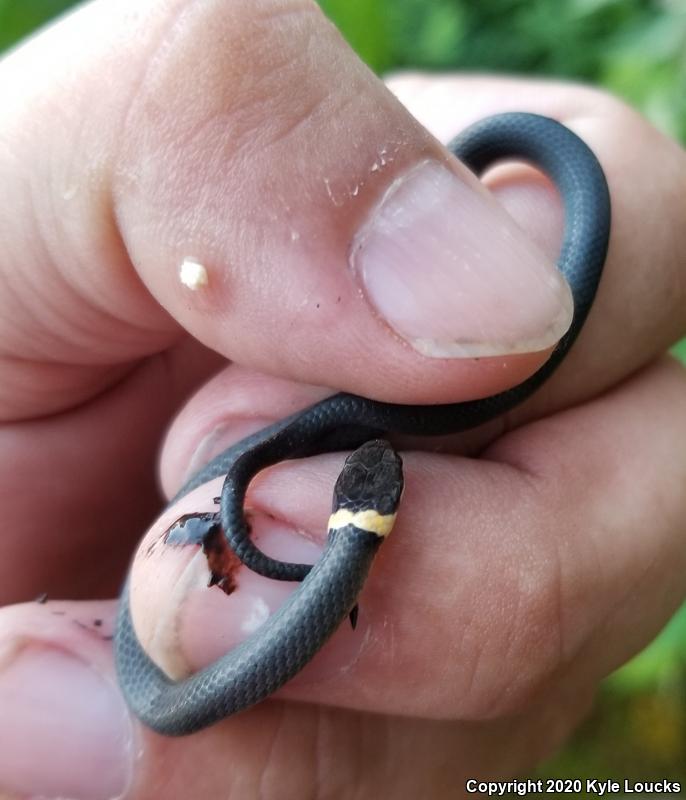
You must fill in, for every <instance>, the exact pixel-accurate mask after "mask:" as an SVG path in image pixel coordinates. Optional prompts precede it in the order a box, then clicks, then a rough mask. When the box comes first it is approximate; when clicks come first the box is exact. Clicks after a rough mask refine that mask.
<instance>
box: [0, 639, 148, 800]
mask: <svg viewBox="0 0 686 800" xmlns="http://www.w3.org/2000/svg"><path fill="white" fill-rule="evenodd" d="M0 709H2V715H1V716H0V791H7V792H11V793H17V794H20V795H22V796H26V795H29V796H32V797H36V796H38V797H41V798H46V799H47V798H69V799H70V800H109V798H116V797H119V796H120V795H121V794H122V793H123V792H124V791H125V790H126V788H127V787H128V785H129V783H130V781H131V774H132V769H133V755H132V753H133V750H132V741H133V740H132V728H131V722H130V719H129V716H128V713H127V711H126V708H125V706H124V702H123V700H122V699H121V697H120V695H119V693H118V691H117V690H116V688H115V687H114V686H113V685H112V684H111V683H109V681H107V680H106V679H104V678H103V677H101V676H100V675H98V674H97V673H96V672H95V671H94V670H93V669H91V667H89V666H88V665H87V664H86V663H85V662H83V661H80V660H79V659H77V658H75V657H74V656H72V655H69V654H67V653H65V652H63V651H61V650H57V649H55V648H50V647H42V646H40V645H29V646H26V647H24V648H23V649H21V650H19V652H18V653H17V654H16V655H15V656H14V657H13V658H12V660H11V661H9V662H8V663H7V664H5V665H4V667H3V669H2V672H0Z"/></svg>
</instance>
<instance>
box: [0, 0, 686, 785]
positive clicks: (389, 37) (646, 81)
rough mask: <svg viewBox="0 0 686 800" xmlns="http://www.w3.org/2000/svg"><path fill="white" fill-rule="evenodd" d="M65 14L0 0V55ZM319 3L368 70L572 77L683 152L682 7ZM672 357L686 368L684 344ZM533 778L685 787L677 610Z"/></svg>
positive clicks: (433, 0)
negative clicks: (668, 782)
mask: <svg viewBox="0 0 686 800" xmlns="http://www.w3.org/2000/svg"><path fill="white" fill-rule="evenodd" d="M72 5H75V3H74V2H71V1H70V0H0V50H1V49H4V48H7V47H8V46H10V45H12V44H13V43H14V42H16V41H17V40H18V39H19V38H21V37H22V36H25V35H26V34H28V33H30V32H31V31H32V30H33V29H34V28H36V27H37V26H39V25H40V24H42V23H43V22H45V21H46V20H48V19H49V18H50V17H52V16H55V15H56V14H58V13H60V12H61V11H63V10H64V9H66V8H68V7H69V6H72ZM321 5H322V7H323V8H324V10H325V11H326V12H327V14H328V15H329V16H330V17H331V18H332V19H333V20H334V22H336V24H337V25H338V27H339V28H340V29H341V31H342V32H343V33H344V35H345V36H346V37H347V38H348V40H349V41H350V43H351V44H352V45H353V46H354V47H355V48H356V50H357V51H358V52H359V53H360V55H361V56H362V57H363V58H364V59H365V60H366V61H367V63H368V64H369V65H370V66H371V67H372V68H373V69H375V70H377V71H378V72H384V71H385V70H390V69H401V68H403V67H408V68H410V67H413V68H416V67H419V68H424V69H434V70H448V69H463V70H489V71H502V72H508V73H512V72H520V73H534V74H541V75H559V76H564V77H567V78H574V79H581V80H584V81H589V82H592V83H594V84H600V85H603V86H605V87H607V88H609V89H611V90H612V91H614V92H615V93H617V94H619V95H621V96H622V97H624V98H626V99H627V100H628V101H629V102H631V103H632V104H634V105H635V106H637V107H638V108H640V109H641V110H642V111H643V112H644V113H645V114H646V115H647V116H648V117H649V118H650V119H651V120H652V121H653V122H654V123H655V124H656V125H657V126H658V127H660V128H662V129H663V130H664V131H666V132H667V133H669V134H671V135H672V136H674V137H676V138H679V139H680V140H681V142H682V143H683V142H686V0H661V1H658V0H653V1H652V2H651V0H481V2H474V0H321ZM685 190H686V187H685ZM676 352H677V353H678V354H679V355H680V356H681V357H682V358H684V359H686V344H685V343H683V342H682V343H681V344H680V345H679V346H678V347H677V348H676ZM646 535H650V532H649V531H647V532H646ZM539 774H540V775H542V776H551V777H566V776H569V777H585V776H587V777H593V778H606V777H613V778H617V779H620V780H621V779H623V778H625V777H626V778H634V779H636V780H639V779H640V780H646V779H661V778H668V779H672V780H679V781H681V783H682V786H686V606H685V607H684V608H682V610H681V611H680V612H679V613H678V614H677V615H676V616H675V617H674V619H673V620H672V622H671V623H670V624H669V625H668V626H667V628H666V629H665V630H664V631H663V633H662V634H661V635H660V636H659V637H658V639H657V640H656V641H655V642H654V643H653V644H652V645H651V646H650V647H648V648H647V649H646V650H645V651H644V652H643V653H641V654H640V655H639V656H637V657H636V658H634V660H633V661H631V662H630V663H629V664H627V665H626V666H625V667H623V668H622V669H620V670H619V671H618V672H616V673H615V674H614V675H612V676H611V677H610V678H608V679H607V680H606V681H605V684H604V686H603V688H602V691H601V694H600V696H599V699H598V702H597V704H596V709H595V712H594V713H593V714H592V716H591V717H590V718H589V720H588V721H587V722H586V723H585V724H584V725H583V727H582V728H581V730H580V731H579V732H578V734H577V735H576V736H575V737H574V739H573V740H572V741H571V742H570V743H569V745H568V746H567V747H566V748H565V749H564V750H563V752H562V753H560V754H559V755H558V756H557V757H556V758H554V759H553V760H552V761H550V762H549V763H548V764H546V765H544V766H543V767H542V768H541V770H540V773H539Z"/></svg>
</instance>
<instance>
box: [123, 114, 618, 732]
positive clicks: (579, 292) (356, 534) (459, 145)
mask: <svg viewBox="0 0 686 800" xmlns="http://www.w3.org/2000/svg"><path fill="white" fill-rule="evenodd" d="M448 148H449V150H450V151H451V153H452V154H453V155H454V156H455V157H457V158H458V159H459V160H461V161H462V162H463V163H464V164H466V165H467V167H469V168H470V169H471V170H472V171H473V172H474V173H475V174H477V175H479V176H480V175H482V174H483V173H484V172H485V171H486V169H488V168H490V167H491V166H493V165H495V164H497V163H499V162H502V161H504V160H516V161H520V162H521V161H523V162H526V163H528V164H530V165H532V166H534V167H535V168H537V169H539V170H540V171H542V172H543V173H544V174H545V175H547V176H548V178H549V179H550V180H551V181H552V183H553V184H554V186H555V187H556V189H557V191H558V193H559V195H560V197H561V200H562V205H563V208H564V230H563V236H562V244H561V248H560V254H559V257H558V260H557V267H558V269H559V270H560V271H561V273H562V275H563V276H564V278H565V279H566V281H567V283H568V284H569V286H570V289H571V293H572V298H573V304H574V310H573V315H572V321H571V324H570V327H569V329H568V330H567V332H566V333H565V334H564V336H563V337H562V338H561V339H560V341H559V342H558V343H557V345H556V347H555V348H554V349H553V350H552V352H551V354H550V356H549V358H548V360H547V361H546V362H545V363H544V364H543V365H542V366H540V367H539V368H538V370H537V371H536V372H534V373H533V374H532V375H531V376H530V377H528V378H527V379H526V380H524V381H523V382H521V383H519V384H518V385H516V386H514V387H512V388H510V389H507V390H505V391H502V392H500V393H497V394H494V395H491V396H489V397H484V398H480V399H477V400H470V401H463V402H458V403H446V404H437V405H402V404H394V403H385V402H381V401H378V400H372V399H369V398H365V397H362V396H359V395H355V394H350V393H346V392H341V393H338V394H334V395H332V396H330V397H327V398H325V399H323V400H321V401H320V402H318V403H315V404H314V405H312V406H310V407H309V408H306V409H304V410H302V411H298V412H297V413H295V414H293V415H291V416H289V417H287V418H285V419H283V420H279V421H277V422H275V423H273V424H271V425H269V426H267V427H265V428H263V429H262V430H260V431H257V432H256V433H253V434H252V435H250V436H248V437H246V438H245V439H243V440H242V441H240V442H238V443H237V444H235V445H233V446H232V447H230V448H228V449H227V450H225V451H224V452H222V453H220V454H219V455H218V456H216V457H215V458H213V459H212V460H211V461H210V462H209V463H207V464H206V465H205V466H204V467H202V468H201V469H200V470H199V471H198V472H197V473H196V474H195V475H194V476H192V477H191V478H190V480H188V481H187V482H186V484H185V485H184V486H183V487H182V488H181V489H180V491H179V492H178V493H177V495H176V496H175V497H174V498H172V500H171V501H170V504H169V506H171V505H173V504H174V503H175V502H176V501H177V500H178V499H180V498H181V497H183V496H185V495H186V494H188V493H189V492H190V491H192V490H193V489H195V488H196V487H198V486H200V485H202V484H204V483H206V482H207V481H209V480H212V479H213V478H217V477H220V476H225V477H224V483H223V486H222V490H221V496H220V498H219V511H218V512H217V519H218V524H219V525H220V527H221V532H222V534H223V536H224V537H225V539H226V543H227V545H228V546H229V547H230V548H231V550H232V551H233V552H234V553H235V555H236V556H237V557H238V559H239V560H240V561H241V562H242V563H243V564H244V565H245V566H246V567H247V568H249V569H251V570H253V571H255V572H257V573H259V574H260V575H264V576H266V577H269V578H272V579H275V580H286V581H296V582H298V586H297V588H296V589H295V590H294V591H293V592H292V594H291V595H289V597H288V599H287V600H286V601H285V602H284V603H283V604H282V606H281V607H280V608H279V609H277V611H276V612H275V613H274V614H272V615H271V616H270V617H269V618H268V619H267V620H266V622H264V623H263V624H262V625H261V626H260V627H259V628H258V629H257V630H256V631H255V632H254V633H253V634H252V635H251V636H250V637H249V638H248V639H246V640H245V641H243V642H242V643H240V644H239V645H238V646H236V647H234V648H233V649H232V650H231V651H230V652H228V653H227V654H226V655H224V656H223V657H221V658H219V659H218V660H217V661H215V662H214V663H213V664H210V665H209V666H207V667H205V668H204V669H201V670H199V671H197V672H195V673H193V674H192V675H190V676H188V677H186V678H183V679H180V680H174V679H172V678H170V677H169V676H168V675H167V674H166V673H165V672H164V670H162V669H161V668H160V667H159V666H157V664H155V662H154V661H153V660H152V659H151V658H150V656H149V655H148V654H147V653H146V651H145V649H144V648H143V646H142V644H141V643H140V641H139V639H138V637H137V634H136V631H135V628H134V625H133V621H132V617H131V610H130V605H129V587H128V580H127V582H126V583H125V584H124V587H123V590H122V594H121V598H120V603H119V610H118V615H117V623H116V627H115V637H114V655H115V665H116V671H117V676H118V680H119V684H120V687H121V690H122V692H123V694H124V697H125V699H126V702H127V703H128V705H129V707H130V708H131V710H132V711H133V713H134V714H135V715H136V716H137V717H138V718H139V719H140V720H141V721H142V722H143V723H144V724H145V725H147V726H148V727H150V728H152V729H153V730H155V731H157V732H158V733H160V734H163V735H167V736H183V735H187V734H191V733H194V732H196V731H199V730H201V729H202V728H205V727H207V726H209V725H213V724H215V723H217V722H219V721H220V720H222V719H224V718H226V717H228V716H230V715H232V714H236V713H239V712H242V711H244V710H245V709H248V708H250V707H251V706H253V705H255V704H256V703H259V702H261V701H263V700H265V699H266V698H268V697H269V696H270V695H271V694H272V693H273V692H275V691H276V690H277V689H279V688H280V687H281V686H283V685H284V684H285V683H286V682H287V681H289V680H290V679H291V678H293V677H294V676H295V675H296V674H297V673H298V672H299V671H300V670H301V669H302V668H303V667H304V666H305V665H306V664H307V663H308V662H309V661H310V660H311V659H312V658H313V657H314V655H315V654H316V653H317V652H318V651H319V650H320V649H321V647H322V646H323V645H324V644H325V643H326V642H327V641H328V639H329V638H330V637H331V636H332V635H333V633H334V632H335V631H336V630H337V628H338V627H339V626H340V624H341V623H342V622H343V621H344V620H345V619H346V618H347V617H348V616H350V618H351V621H353V622H354V619H355V614H356V608H357V598H358V595H359V593H360V591H361V589H362V587H363V586H364V584H365V581H366V579H367V576H368V573H369V571H370V568H371V565H372V562H373V559H374V557H375V555H376V553H377V551H378V549H379V546H380V544H381V543H382V542H383V541H384V540H385V539H386V538H387V536H388V533H389V532H390V529H391V527H392V525H393V521H394V519H395V515H396V511H397V507H398V503H399V501H400V496H401V494H402V488H403V474H402V462H401V459H400V456H399V455H398V454H397V453H396V452H395V450H394V449H393V447H392V446H391V445H390V444H389V442H388V441H387V440H386V439H385V438H383V437H385V436H389V435H396V434H412V435H422V436H437V435H444V434H451V433H458V432H461V431H465V430H468V429H471V428H474V427H476V426H478V425H481V424H483V423H486V422H488V421H490V420H492V419H494V418H496V417H498V416H500V415H501V414H503V413H505V412H507V411H509V410H511V409H513V408H514V407H515V406H517V405H519V404H520V403H521V402H522V401H524V400H525V399H527V398H528V397H530V396H531V395H532V394H533V392H535V391H536V390H537V389H538V388H539V387H540V386H541V385H542V384H543V383H544V381H546V380H547V379H548V378H549V377H550V375H551V374H552V373H553V372H554V371H555V369H556V368H557V367H558V366H559V365H560V363H561V362H562V361H563V359H564V358H565V357H566V355H567V353H568V352H569V350H570V348H571V346H572V344H573V343H574V341H575V340H576V338H577V336H578V335H579V332H580V331H581V329H582V327H583V325H584V322H585V321H586V318H587V316H588V314H589V311H590V310H591V306H592V304H593V301H594V298H595V295H596V292H597V289H598V285H599V283H600V279H601V275H602V271H603V266H604V263H605V259H606V255H607V250H608V243H609V237H610V219H611V207H610V193H609V189H608V185H607V181H606V178H605V175H604V173H603V170H602V168H601V166H600V164H599V162H598V160H597V158H596V156H595V155H594V153H593V152H592V150H591V149H590V148H589V147H588V146H587V145H586V144H585V143H584V142H583V140H582V139H581V138H579V137H578V136H577V135H576V134H575V133H573V132H572V131H571V130H570V129H569V128H567V127H566V126H565V125H563V124H562V123H560V122H558V121H556V120H553V119H550V118H548V117H544V116H540V115H537V114H531V113H525V112H509V113H503V114H498V115H495V116H492V117H487V118H486V119H483V120H481V121H479V122H476V123H475V124H473V125H472V126H470V127H469V128H467V129H466V130H465V131H464V132H462V133H461V134H459V135H458V136H457V137H456V138H455V139H453V140H452V142H450V144H449V145H448ZM342 450H353V452H352V454H351V455H350V456H348V458H347V460H346V462H345V465H344V467H343V470H342V472H341V474H340V476H339V478H338V480H337V482H336V486H335V488H334V500H333V509H332V514H331V517H330V518H329V525H328V536H327V541H326V545H325V548H324V550H323V552H322V554H321V556H320V557H319V559H318V560H317V562H316V564H314V565H312V564H299V563H292V562H287V561H280V560H277V559H274V558H271V557H269V556H268V555H266V554H265V553H263V552H262V551H261V550H260V549H259V548H258V547H257V546H256V545H255V544H254V543H253V542H252V540H251V537H250V528H249V524H248V521H247V520H246V516H245V513H244V503H245V497H246V491H247V488H248V485H249V483H250V481H251V480H252V479H253V477H254V476H255V475H256V474H257V473H258V472H260V471H261V470H263V469H265V468H266V467H269V466H271V465H274V464H277V463H279V462H281V461H284V460H288V459H293V458H304V457H307V456H312V455H316V454H320V453H328V452H334V451H342Z"/></svg>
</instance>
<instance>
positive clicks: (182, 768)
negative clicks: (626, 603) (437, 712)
mask: <svg viewBox="0 0 686 800" xmlns="http://www.w3.org/2000/svg"><path fill="white" fill-rule="evenodd" d="M114 613H115V609H114V604H113V603H92V602H81V603H65V602H58V603H54V602H48V603H46V604H45V605H38V604H35V603H32V604H26V605H22V606H14V607H10V608H5V609H3V610H2V611H1V612H0V653H1V654H2V658H1V659H0V702H2V708H3V714H2V716H1V717H0V743H1V744H2V746H1V747H0V792H1V793H3V794H2V796H3V797H4V796H6V793H11V796H12V797H25V796H31V797H70V798H74V800H108V799H109V798H112V797H118V798H121V800H153V798H157V797H161V796H164V797H165V798H168V800H176V799H177V798H178V800H186V799H187V798H188V797H196V796H221V797H225V798H227V800H244V798H246V797H257V796H261V797H264V798H279V800H299V798H302V797H308V796H315V795H316V796H318V797H348V796H352V794H353V793H354V796H355V797H358V798H361V800H365V799H366V798H374V797H384V796H392V797H394V798H399V799H400V800H405V799H406V800H416V798H418V797H426V798H429V797H430V798H432V799H433V798H440V797H451V798H453V797H458V796H460V797H461V796H462V791H461V790H462V788H463V787H464V783H465V780H466V779H467V778H470V777H472V778H473V777H474V776H475V775H478V776H479V778H480V779H485V778H488V777H502V776H509V775H513V774H516V773H518V772H521V771H522V770H523V769H525V768H527V767H528V766H530V765H532V764H533V763H534V762H535V761H537V760H539V759H540V758H542V757H543V756H544V755H547V754H548V753H549V752H550V750H551V748H553V747H555V746H556V745H558V744H559V743H560V741H561V739H562V737H563V736H564V735H565V734H567V733H568V732H569V729H570V728H571V726H572V725H573V724H574V722H576V721H577V720H578V718H579V716H580V713H582V712H583V711H585V709H586V707H587V703H588V700H589V697H590V695H589V693H588V691H575V692H574V693H571V692H568V691H560V690H555V691H553V692H550V693H548V694H547V696H546V697H545V698H542V699H541V701H540V702H538V703H536V704H534V705H533V706H532V707H531V708H530V709H528V710H527V712H526V713H525V714H520V715H513V716H511V717H509V718H507V719H503V720H499V721H495V722H492V723H489V724H481V725H474V724H471V725H460V724H455V723H452V722H441V721H430V720H422V719H409V718H394V717H383V716H380V715H374V714H364V713H358V712H351V711H341V710H338V709H327V708H321V707H318V706H313V705H308V704H304V703H280V702H277V701H269V702H266V703H263V704H262V705H260V706H259V707H257V708H255V709H253V710H252V711H250V712H247V713H245V714H241V715H239V716H237V717H233V718H231V719H229V720H226V721H224V722H223V723H221V724H220V725H217V726H215V727H213V728H211V729H209V730H206V731H202V732H201V733H199V734H196V735H194V736H192V737H187V738H184V739H169V738H163V737H160V736H157V735H155V734H153V733H152V732H150V731H149V730H147V729H145V728H143V727H142V726H140V725H138V723H137V722H136V720H135V719H132V718H131V717H129V715H128V714H127V711H126V707H125V706H124V703H123V700H122V698H121V696H120V695H119V693H118V690H117V688H116V681H115V676H114V674H113V667H112V657H111V650H110V643H109V639H110V638H111V631H112V625H113V621H114Z"/></svg>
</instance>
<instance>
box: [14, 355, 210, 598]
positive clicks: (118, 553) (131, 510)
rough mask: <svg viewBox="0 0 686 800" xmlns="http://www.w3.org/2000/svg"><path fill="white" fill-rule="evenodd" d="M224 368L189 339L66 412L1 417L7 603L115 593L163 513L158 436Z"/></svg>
mask: <svg viewBox="0 0 686 800" xmlns="http://www.w3.org/2000/svg"><path fill="white" fill-rule="evenodd" d="M216 368H217V358H216V356H215V355H213V354H211V353H209V352H208V351H206V350H205V349H204V348H203V347H201V346H200V345H199V344H198V343H197V342H192V341H189V340H186V341H184V342H181V343H180V344H179V345H178V346H176V347H174V348H172V349H170V350H169V351H168V352H166V353H165V354H160V355H158V356H155V357H151V358H149V359H146V360H144V361H143V362H142V363H140V364H139V365H138V366H136V367H135V368H133V369H131V370H130V371H129V373H128V375H127V376H126V378H123V379H122V380H121V381H120V382H119V383H118V384H117V386H116V387H114V388H112V390H111V391H108V392H103V393H101V394H99V395H98V396H97V397H96V398H94V400H93V401H92V402H91V403H87V404H84V405H82V406H80V407H78V408H77V409H73V410H71V411H69V412H65V413H62V414H55V415H52V416H48V417H42V418H40V419H33V420H25V421H23V422H20V423H16V424H13V425H9V424H8V425H2V426H0V454H1V455H0V503H1V504H2V508H3V515H4V519H3V522H4V525H3V532H2V535H1V536H0V605H1V604H4V603H10V602H19V601H25V600H31V599H33V598H35V597H36V596H38V595H39V594H43V593H47V594H48V595H49V596H50V597H71V598H74V599H77V598H82V597H91V598H93V597H112V596H113V595H114V594H116V593H117V592H118V591H119V589H120V587H121V583H122V579H123V575H124V573H125V570H126V567H127V565H128V563H129V561H130V558H131V550H132V548H133V547H134V546H135V543H136V542H137V541H138V540H139V539H140V534H141V531H143V530H145V529H146V528H147V526H148V525H149V524H150V522H151V521H152V520H153V519H154V518H155V516H156V515H157V514H158V513H159V508H160V505H161V497H160V492H159V487H158V485H157V479H156V462H157V454H158V450H159V442H160V440H161V438H162V437H163V435H164V431H165V428H166V427H167V426H168V424H169V421H170V419H171V418H172V417H173V415H174V413H175V412H176V410H177V408H178V406H179V405H180V404H182V403H183V402H184V401H185V400H186V399H187V397H188V395H189V394H190V393H191V392H192V391H193V389H194V388H195V387H196V386H197V384H198V383H199V382H201V381H203V380H205V379H206V378H207V376H208V375H209V374H212V372H213V371H215V370H216Z"/></svg>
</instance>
